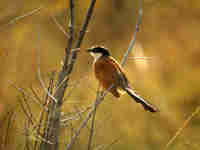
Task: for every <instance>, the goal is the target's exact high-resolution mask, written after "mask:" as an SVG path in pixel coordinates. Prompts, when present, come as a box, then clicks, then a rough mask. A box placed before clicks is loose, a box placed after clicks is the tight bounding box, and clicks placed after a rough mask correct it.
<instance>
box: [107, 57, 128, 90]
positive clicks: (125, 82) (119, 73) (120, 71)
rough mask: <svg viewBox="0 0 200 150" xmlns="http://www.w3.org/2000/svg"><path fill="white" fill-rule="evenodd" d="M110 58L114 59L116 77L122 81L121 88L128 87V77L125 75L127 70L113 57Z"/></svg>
mask: <svg viewBox="0 0 200 150" xmlns="http://www.w3.org/2000/svg"><path fill="white" fill-rule="evenodd" d="M109 58H110V60H111V61H112V64H113V65H114V67H115V68H116V69H117V74H116V77H117V78H118V80H119V82H120V86H121V88H122V89H123V88H125V87H127V86H128V79H127V77H126V75H125V71H124V70H123V68H122V67H121V65H120V64H119V63H118V62H117V61H116V60H115V59H114V58H113V57H111V56H110V57H109Z"/></svg>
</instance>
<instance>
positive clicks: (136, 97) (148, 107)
mask: <svg viewBox="0 0 200 150" xmlns="http://www.w3.org/2000/svg"><path fill="white" fill-rule="evenodd" d="M125 91H126V92H127V93H128V95H130V96H131V97H132V98H133V100H135V101H136V102H137V103H140V104H142V106H143V107H144V109H145V110H147V111H150V112H158V111H159V110H158V108H156V107H155V106H153V105H152V104H150V103H149V102H147V101H146V100H144V99H143V98H141V97H140V96H139V95H137V94H136V93H135V92H134V91H133V90H132V89H131V88H125Z"/></svg>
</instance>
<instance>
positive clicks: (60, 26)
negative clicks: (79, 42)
mask: <svg viewBox="0 0 200 150" xmlns="http://www.w3.org/2000/svg"><path fill="white" fill-rule="evenodd" d="M51 18H52V20H53V22H54V23H55V24H56V26H57V27H58V29H59V30H60V31H61V32H62V33H63V34H64V35H65V36H66V37H69V35H68V33H67V32H66V31H65V29H64V28H63V26H62V25H61V24H60V23H59V22H58V21H57V19H56V17H55V16H51Z"/></svg>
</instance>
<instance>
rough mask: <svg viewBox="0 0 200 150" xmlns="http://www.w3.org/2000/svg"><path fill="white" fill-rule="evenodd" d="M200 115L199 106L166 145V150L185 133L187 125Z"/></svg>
mask: <svg viewBox="0 0 200 150" xmlns="http://www.w3.org/2000/svg"><path fill="white" fill-rule="evenodd" d="M199 113H200V106H198V107H197V108H196V109H195V111H194V112H192V114H191V115H190V116H189V117H188V118H187V119H186V120H185V121H184V123H183V126H182V127H180V128H179V129H178V130H177V131H176V133H175V135H174V136H173V137H172V138H171V139H170V140H169V142H168V143H167V144H166V146H165V148H164V150H167V149H168V148H169V146H170V145H171V144H172V143H173V142H174V141H175V140H176V138H177V137H178V136H179V135H180V134H181V133H182V132H183V130H184V129H185V128H186V127H187V125H188V124H189V123H190V121H191V120H192V119H193V118H194V116H196V115H197V114H199Z"/></svg>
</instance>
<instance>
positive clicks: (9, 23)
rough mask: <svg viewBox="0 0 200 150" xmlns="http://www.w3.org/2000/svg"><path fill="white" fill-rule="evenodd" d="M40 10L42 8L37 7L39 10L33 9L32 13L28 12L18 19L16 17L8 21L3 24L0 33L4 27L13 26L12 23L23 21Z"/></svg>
mask: <svg viewBox="0 0 200 150" xmlns="http://www.w3.org/2000/svg"><path fill="white" fill-rule="evenodd" d="M42 8H43V7H42V6H41V7H39V8H35V9H33V10H32V11H29V12H27V13H25V14H24V15H21V16H18V17H16V18H14V19H12V20H10V21H9V22H8V23H7V24H4V25H3V27H1V28H0V31H1V30H2V29H4V27H6V26H9V25H11V24H14V23H16V22H17V21H19V20H21V19H24V18H25V17H28V16H31V15H33V14H35V13H37V12H39V11H40V10H41V9H42Z"/></svg>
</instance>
